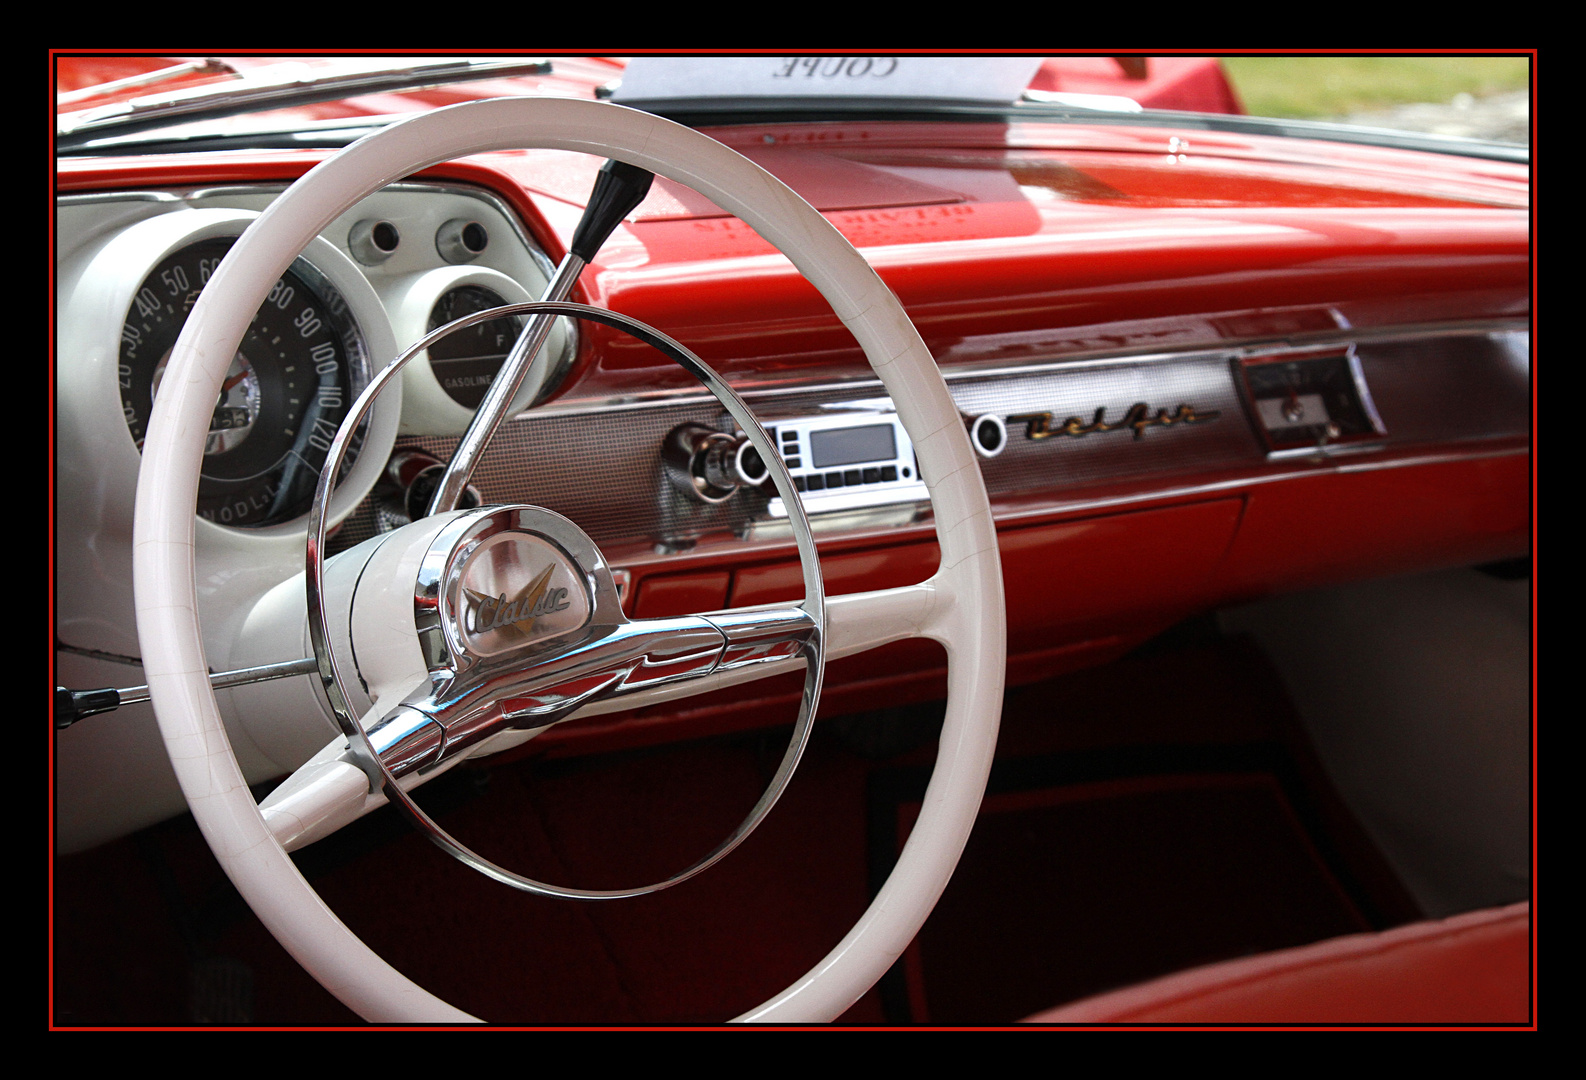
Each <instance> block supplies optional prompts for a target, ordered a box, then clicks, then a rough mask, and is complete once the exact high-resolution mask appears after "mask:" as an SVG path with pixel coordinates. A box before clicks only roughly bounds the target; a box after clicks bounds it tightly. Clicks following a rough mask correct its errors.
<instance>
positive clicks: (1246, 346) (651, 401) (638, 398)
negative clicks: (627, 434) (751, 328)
mask: <svg viewBox="0 0 1586 1080" xmlns="http://www.w3.org/2000/svg"><path fill="white" fill-rule="evenodd" d="M1530 327H1531V323H1530V320H1529V319H1492V320H1483V321H1481V322H1475V323H1429V324H1424V325H1412V326H1396V327H1385V328H1380V329H1375V330H1352V329H1339V330H1336V331H1325V332H1318V333H1316V334H1315V335H1307V334H1295V335H1293V336H1292V337H1288V338H1282V339H1272V338H1260V339H1247V340H1244V341H1230V342H1228V343H1227V344H1219V345H1187V346H1185V347H1184V348H1182V349H1177V350H1156V351H1149V352H1114V353H1105V354H1084V353H1076V354H1074V355H1073V356H1071V357H1063V358H1050V357H1049V358H1042V359H1039V360H1031V361H1029V362H1027V363H1023V364H1011V365H1003V366H1000V367H976V366H974V361H969V362H967V363H966V364H963V365H955V366H954V367H953V368H952V369H949V370H944V371H943V372H942V378H944V379H945V380H947V383H948V385H949V386H951V385H952V384H953V383H957V382H963V381H965V380H969V379H991V378H1001V377H1008V376H1017V375H1041V374H1048V373H1051V374H1060V373H1063V372H1069V371H1085V370H1090V369H1094V368H1098V367H1115V366H1121V365H1131V364H1160V363H1171V362H1175V361H1180V362H1181V361H1185V360H1198V359H1207V358H1211V357H1228V358H1230V359H1244V358H1246V357H1257V356H1264V355H1267V354H1270V353H1279V352H1287V351H1289V350H1291V349H1312V348H1317V349H1322V348H1328V347H1340V346H1344V345H1348V344H1351V343H1356V344H1358V343H1364V342H1372V343H1375V342H1384V341H1399V340H1409V339H1419V338H1432V337H1484V336H1492V335H1496V334H1507V333H1518V332H1523V331H1527V330H1529V329H1530ZM871 387H874V388H876V389H877V390H880V389H881V382H880V381H879V380H878V379H875V378H873V377H870V376H856V377H855V378H853V379H837V380H832V381H828V382H822V383H799V384H789V385H786V386H777V387H771V388H767V389H763V390H739V391H738V392H739V394H741V395H742V396H743V398H744V399H745V400H746V401H755V402H757V401H762V400H774V399H776V398H780V397H788V396H792V395H796V394H818V393H823V392H847V391H851V390H864V389H868V388H871ZM713 400H715V399H713V398H711V397H710V396H709V395H708V394H701V393H700V392H699V391H697V390H694V389H692V388H682V389H674V390H655V391H650V392H648V393H641V394H634V395H631V396H624V397H616V398H605V399H590V398H572V399H565V398H564V399H562V400H560V401H553V402H550V403H548V404H545V405H541V406H538V407H536V408H535V409H533V410H532V411H529V410H526V411H524V412H521V413H519V414H518V415H517V416H515V417H513V419H514V420H522V419H527V418H530V417H535V418H539V417H548V416H558V417H569V416H593V415H597V414H600V413H606V412H620V411H625V410H629V409H646V408H656V407H661V406H668V405H696V404H706V403H709V402H711V401H713Z"/></svg>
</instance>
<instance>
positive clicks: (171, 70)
mask: <svg viewBox="0 0 1586 1080" xmlns="http://www.w3.org/2000/svg"><path fill="white" fill-rule="evenodd" d="M228 74H229V75H235V74H237V69H236V68H234V67H232V66H231V65H230V64H228V63H226V62H225V61H224V60H217V59H216V58H214V57H209V58H208V59H207V60H184V61H182V62H181V63H180V64H172V65H170V66H169V67H162V68H159V69H158V70H156V71H145V72H144V73H143V74H141V75H128V76H127V77H126V78H124V79H112V80H111V81H110V82H103V83H95V84H94V85H93V86H84V87H82V88H81V89H78V90H62V91H61V92H60V93H58V94H56V95H55V104H56V105H75V104H77V103H78V102H79V101H91V100H93V99H94V98H96V97H104V96H105V95H106V94H119V93H121V92H122V91H123V90H131V89H133V88H135V87H139V86H150V85H152V84H154V83H157V82H165V81H166V80H168V79H175V78H178V77H179V76H182V75H228Z"/></svg>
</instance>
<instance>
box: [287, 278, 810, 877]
mask: <svg viewBox="0 0 1586 1080" xmlns="http://www.w3.org/2000/svg"><path fill="white" fill-rule="evenodd" d="M542 314H544V315H553V316H554V315H571V316H574V317H577V318H586V319H589V320H590V321H592V322H599V323H602V324H604V325H606V326H610V327H612V328H614V329H618V330H622V331H624V332H626V333H628V334H631V335H632V336H633V337H635V338H637V339H638V340H640V341H642V342H644V343H645V344H647V345H650V346H652V347H654V348H656V349H658V350H660V351H661V352H662V353H664V354H666V355H667V356H668V357H669V358H670V359H672V360H673V361H675V362H676V363H678V364H679V365H680V366H682V367H683V368H684V370H686V371H688V372H689V373H690V374H691V375H693V376H694V377H695V378H696V379H698V380H699V381H700V382H701V383H703V384H704V385H705V387H706V389H708V390H710V392H711V393H712V394H714V395H715V397H716V399H717V400H718V401H720V402H721V404H722V405H723V407H724V408H726V410H727V412H728V414H729V415H731V416H732V418H733V419H734V420H735V421H736V422H737V423H738V425H739V426H740V427H741V428H742V429H743V431H744V433H745V435H746V436H747V438H748V439H749V442H750V444H751V445H753V446H754V448H755V449H756V450H757V451H758V452H759V453H760V456H761V458H762V460H764V461H766V462H768V463H770V464H771V466H772V467H771V469H770V473H771V480H772V482H773V483H774V484H775V486H776V489H777V493H778V494H779V495H780V496H781V497H782V499H783V502H784V503H785V504H786V505H787V507H788V519H789V523H790V525H791V527H792V532H793V537H794V541H795V543H796V544H797V546H798V552H799V561H800V565H801V568H802V570H803V575H804V602H803V603H802V604H800V605H798V606H799V608H800V610H802V611H803V612H804V613H805V614H806V615H807V616H808V617H809V618H810V620H811V621H812V622H813V623H814V630H813V633H811V634H810V635H809V636H808V638H807V639H806V640H805V641H804V642H803V644H802V645H800V647H799V651H800V652H801V653H802V654H803V655H804V659H805V670H804V691H803V694H802V696H801V698H800V702H799V715H798V719H797V721H796V722H795V723H794V726H793V733H792V737H791V738H790V739H789V742H788V748H787V751H786V752H785V753H784V754H783V757H782V760H781V762H780V764H779V765H778V766H777V770H776V773H775V774H774V775H773V776H772V778H771V781H770V783H769V784H768V785H767V787H766V790H765V792H764V793H763V794H762V795H761V796H760V799H759V801H758V802H756V803H755V805H754V806H753V807H752V808H751V809H750V811H749V814H748V816H746V817H745V818H744V820H743V821H742V822H741V823H740V824H739V825H738V827H737V828H736V829H734V830H733V831H732V832H731V833H730V834H729V835H728V836H727V838H726V839H725V840H723V841H722V842H721V843H720V844H718V845H717V846H716V847H715V848H713V849H712V850H711V851H710V852H708V853H707V854H706V855H704V856H703V857H702V858H700V859H699V860H698V861H696V862H695V863H693V864H691V865H690V866H688V867H686V868H685V869H683V870H681V871H680V872H678V873H677V874H674V875H673V876H671V877H668V878H666V879H665V880H663V881H659V882H656V883H654V884H650V885H641V886H635V887H631V888H624V889H575V888H568V887H565V886H560V885H551V884H548V883H546V882H542V881H537V880H535V879H533V878H529V877H525V876H523V875H521V874H517V873H515V872H513V871H511V870H507V869H505V868H504V867H501V866H498V865H496V864H495V863H493V862H491V861H490V860H489V859H486V858H485V857H484V856H482V855H480V854H479V853H477V852H475V851H473V850H472V849H471V848H469V847H468V846H467V845H465V844H463V843H462V842H461V841H459V840H457V839H456V838H455V837H453V836H452V835H451V834H450V833H448V832H447V831H446V830H445V829H443V828H442V827H441V826H440V825H438V824H437V823H436V822H435V821H434V819H432V818H431V817H430V816H429V815H428V814H426V813H425V812H424V811H423V810H422V809H421V808H420V807H419V806H418V804H417V803H415V802H414V801H413V799H412V798H411V796H409V794H408V792H407V791H406V790H405V789H404V788H403V787H402V785H401V784H400V783H399V782H398V780H397V777H396V776H395V775H394V774H393V772H392V770H391V768H390V767H389V766H388V764H387V762H386V760H385V758H383V757H382V755H381V753H380V752H379V751H377V750H376V749H375V747H374V744H373V743H372V742H371V740H370V738H369V734H368V732H367V731H365V729H364V726H363V724H362V723H360V722H359V720H358V718H357V717H355V716H354V715H353V711H352V708H351V707H350V706H349V704H348V702H349V700H350V695H349V694H348V692H347V681H346V677H345V675H344V673H343V670H342V665H341V664H340V663H339V662H338V661H337V658H336V653H335V650H334V649H333V648H332V647H331V644H330V641H331V636H332V631H331V626H330V621H329V616H328V614H327V612H326V606H325V602H324V601H325V593H326V583H325V559H324V550H325V539H326V515H327V511H328V508H329V505H330V494H331V490H332V488H333V487H334V484H333V479H334V477H335V476H336V474H337V473H338V472H339V470H340V468H341V462H342V459H343V457H344V456H345V453H346V450H347V446H348V444H349V442H350V441H351V438H352V436H353V433H354V432H356V430H357V428H358V425H359V423H361V422H362V419H363V417H364V416H365V415H366V414H367V413H368V412H369V410H370V409H371V408H372V407H373V404H374V401H375V399H376V398H377V397H378V396H379V394H380V392H381V391H382V390H383V389H385V387H386V386H387V385H388V384H389V383H390V382H391V381H392V380H393V379H395V378H396V377H397V376H398V375H399V374H400V373H401V371H402V369H403V368H404V367H405V366H406V365H407V364H408V362H409V361H411V360H412V359H413V358H414V357H415V356H417V355H419V354H420V353H421V352H424V351H425V350H426V349H428V348H429V347H430V346H431V345H433V344H434V343H435V342H437V341H439V340H440V339H442V338H444V337H446V336H447V335H448V334H450V333H452V332H454V331H456V330H462V329H466V328H467V327H469V326H473V325H476V324H478V323H483V322H488V321H491V320H493V319H499V318H502V317H504V316H515V315H542ZM481 512H482V511H464V512H460V513H461V514H462V515H477V514H479V513H481ZM454 513H458V512H454ZM591 547H593V545H592V544H591ZM597 557H598V552H597ZM304 563H305V565H304V581H305V589H306V592H307V599H308V616H309V618H308V626H309V635H310V638H311V640H312V642H313V646H314V655H315V658H316V660H317V661H318V663H319V674H320V680H321V683H322V685H323V686H324V689H325V694H326V697H327V699H328V700H329V703H330V706H331V711H332V713H333V714H334V716H335V718H336V722H337V724H338V726H340V728H341V730H342V733H343V734H344V735H345V736H346V737H347V741H348V746H349V748H350V749H352V751H353V755H354V757H355V758H356V759H357V761H358V764H359V765H360V767H361V768H362V769H363V771H364V772H365V774H366V775H367V776H368V777H369V782H370V791H371V792H373V793H379V794H383V795H384V796H385V797H386V799H387V800H388V801H390V802H394V803H395V804H396V805H397V806H399V807H400V808H401V809H402V811H403V812H404V813H405V814H406V815H407V816H408V817H409V818H410V819H411V820H412V821H413V823H414V824H415V825H416V826H417V827H418V829H419V830H420V831H421V832H422V833H424V835H426V836H427V837H428V838H429V839H430V840H431V841H432V842H434V843H435V844H436V845H437V846H438V847H440V848H441V849H442V850H444V851H446V852H447V853H448V854H450V855H452V856H453V857H454V858H456V859H458V860H459V861H460V862H463V863H464V864H466V865H468V866H470V867H472V868H473V869H475V870H477V871H479V872H480V873H482V874H484V875H485V876H487V877H489V878H492V879H494V880H496V881H499V882H501V883H503V884H506V885H510V886H512V887H513V888H516V889H521V890H522V891H524V892H529V893H534V894H536V895H540V896H554V897H561V898H563V899H574V900H614V899H622V898H626V897H633V896H643V895H646V894H648V893H654V892H659V891H661V890H662V889H667V888H670V887H671V886H673V885H676V884H678V883H680V882H683V881H687V880H688V879H689V878H691V877H693V876H695V875H696V874H699V873H700V872H702V871H704V870H706V869H707V868H709V867H711V866H713V865H715V864H716V863H717V862H719V861H720V860H721V859H722V858H724V857H725V856H726V855H727V854H728V853H729V852H731V851H732V850H733V849H734V848H736V847H737V846H738V845H739V844H741V843H743V841H744V840H746V839H747V838H748V836H749V834H750V833H752V832H753V831H754V830H755V829H756V828H757V827H758V826H759V825H760V823H761V822H762V821H763V820H764V819H765V817H766V815H767V814H768V813H769V812H770V810H771V808H772V807H773V806H774V805H776V802H777V800H778V799H780V798H781V796H782V793H783V791H784V790H786V788H787V785H788V782H789V781H790V780H791V779H792V777H793V772H794V770H795V769H796V768H797V766H798V763H799V759H800V758H801V757H802V756H803V753H804V747H805V746H806V744H807V743H808V741H809V733H810V729H811V727H812V726H813V724H814V719H815V711H816V707H817V706H818V704H819V701H820V691H821V679H822V675H823V673H824V670H825V652H824V640H825V631H826V618H825V591H824V587H823V584H822V580H821V574H820V560H819V556H818V553H817V552H816V548H815V538H814V535H813V534H812V533H811V531H810V525H809V518H808V517H807V516H806V514H805V512H804V506H803V503H802V502H801V501H800V499H799V497H798V493H797V491H796V489H795V488H794V486H793V479H792V476H791V475H790V474H789V473H788V471H787V466H786V465H785V464H784V463H783V461H782V457H781V455H780V454H779V453H777V451H776V447H775V445H774V444H773V443H772V441H771V437H770V436H769V435H768V434H767V433H766V431H765V428H764V427H762V426H761V424H760V422H759V421H758V420H757V419H756V418H755V416H754V413H753V412H751V411H750V409H749V407H748V405H747V404H746V403H745V402H744V401H743V399H742V398H741V397H739V396H738V394H737V392H736V391H734V390H733V389H732V387H730V386H729V385H727V383H726V382H725V381H723V380H722V379H721V377H720V376H719V375H717V374H716V373H715V371H713V370H712V369H711V368H710V366H709V365H707V364H706V363H705V362H704V361H703V360H701V359H700V358H699V357H697V356H695V355H694V354H693V353H692V352H690V351H689V350H688V349H687V348H685V347H684V346H683V345H682V344H680V343H679V342H677V341H675V340H674V339H672V338H670V337H668V336H667V335H665V334H663V333H661V332H660V331H658V330H656V329H654V328H653V327H650V326H646V325H645V324H644V323H641V322H638V321H637V320H635V319H630V318H628V317H627V316H625V315H619V314H616V313H615V312H610V311H605V310H603V309H600V308H594V307H590V306H588V305H585V304H576V303H571V302H551V301H538V302H531V303H521V304H508V305H505V306H502V307H496V308H492V309H490V310H488V311H482V312H475V313H474V314H471V315H467V316H464V317H463V318H460V319H457V320H454V321H453V322H450V323H448V324H446V325H445V326H443V327H440V328H439V329H437V330H435V331H434V332H432V333H430V334H428V335H426V336H425V337H424V338H422V339H420V340H419V341H418V342H416V343H415V344H413V345H412V346H411V347H409V348H408V349H407V350H406V351H405V352H403V353H402V354H401V355H400V356H398V357H397V358H396V359H395V360H393V361H392V362H391V363H390V364H388V365H387V366H386V367H385V369H384V370H382V371H381V372H380V373H379V374H378V375H377V376H376V377H375V378H374V379H373V380H372V381H371V382H370V383H369V385H368V386H367V387H366V388H365V389H364V391H363V393H361V394H360V395H359V396H358V398H357V400H356V401H354V402H353V406H352V408H351V409H350V410H349V411H348V414H347V416H346V418H345V419H344V420H343V421H342V424H341V427H340V428H339V429H338V430H337V432H336V437H335V439H333V440H332V442H331V447H330V451H329V453H328V455H327V456H326V459H325V464H324V467H323V468H322V469H321V471H320V477H319V483H318V485H317V486H316V488H315V492H314V503H313V506H312V508H311V510H310V512H309V524H308V542H307V546H306V551H305V559H304ZM584 569H585V572H586V573H588V572H590V571H591V569H592V568H590V567H585V568H584ZM602 569H603V567H602ZM581 703H582V702H580V704H581ZM553 722H554V721H553Z"/></svg>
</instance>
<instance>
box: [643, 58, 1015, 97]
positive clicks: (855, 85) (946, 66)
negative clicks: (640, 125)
mask: <svg viewBox="0 0 1586 1080" xmlns="http://www.w3.org/2000/svg"><path fill="white" fill-rule="evenodd" d="M1040 66H1041V58H1040V57H1029V56H639V57H635V58H634V59H632V60H630V61H629V62H628V67H627V70H626V71H624V72H623V76H622V83H621V85H620V86H618V88H617V90H616V92H615V94H614V95H613V100H614V101H617V102H620V103H624V104H629V103H632V102H635V101H657V100H662V99H666V100H678V99H690V98H709V99H718V100H719V99H721V98H767V97H771V98H780V97H787V98H807V97H845V98H852V97H863V98H934V99H951V100H960V101H982V102H995V103H999V104H1004V105H1005V104H1008V103H1009V102H1012V101H1016V100H1018V98H1019V95H1020V94H1022V93H1023V92H1024V89H1025V87H1027V86H1029V85H1030V80H1031V79H1033V78H1035V73H1036V71H1037V70H1039V68H1040Z"/></svg>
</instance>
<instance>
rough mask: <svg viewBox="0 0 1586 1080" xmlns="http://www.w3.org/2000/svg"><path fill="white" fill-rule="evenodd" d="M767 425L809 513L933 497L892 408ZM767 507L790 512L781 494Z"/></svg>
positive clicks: (775, 511)
mask: <svg viewBox="0 0 1586 1080" xmlns="http://www.w3.org/2000/svg"><path fill="white" fill-rule="evenodd" d="M766 430H767V431H769V432H770V433H771V439H772V441H773V442H775V443H776V445H777V449H778V450H779V451H781V454H782V461H783V463H784V464H785V465H787V468H788V472H789V473H790V474H791V475H792V477H793V486H794V487H796V488H798V490H799V491H800V492H801V493H802V497H803V499H804V509H805V510H806V511H807V512H808V513H811V514H819V513H826V512H830V511H834V510H855V509H862V508H864V507H870V506H884V505H887V504H889V503H901V502H915V501H918V500H920V499H925V498H929V494H928V493H927V492H926V490H925V484H924V482H923V481H921V479H920V467H919V464H918V463H917V462H916V461H915V460H914V443H913V442H911V441H910V439H909V434H908V432H906V431H904V430H903V424H902V423H901V422H900V421H899V420H898V418H897V416H896V415H895V414H893V413H890V412H882V411H878V410H843V411H841V412H836V413H828V414H827V415H824V416H801V417H793V418H789V419H779V420H775V421H768V422H767V423H766ZM767 509H768V511H769V512H770V514H771V516H772V517H787V507H786V506H785V505H784V504H783V502H782V500H781V499H779V498H774V499H772V500H771V502H770V504H769V506H768V507H767Z"/></svg>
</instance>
